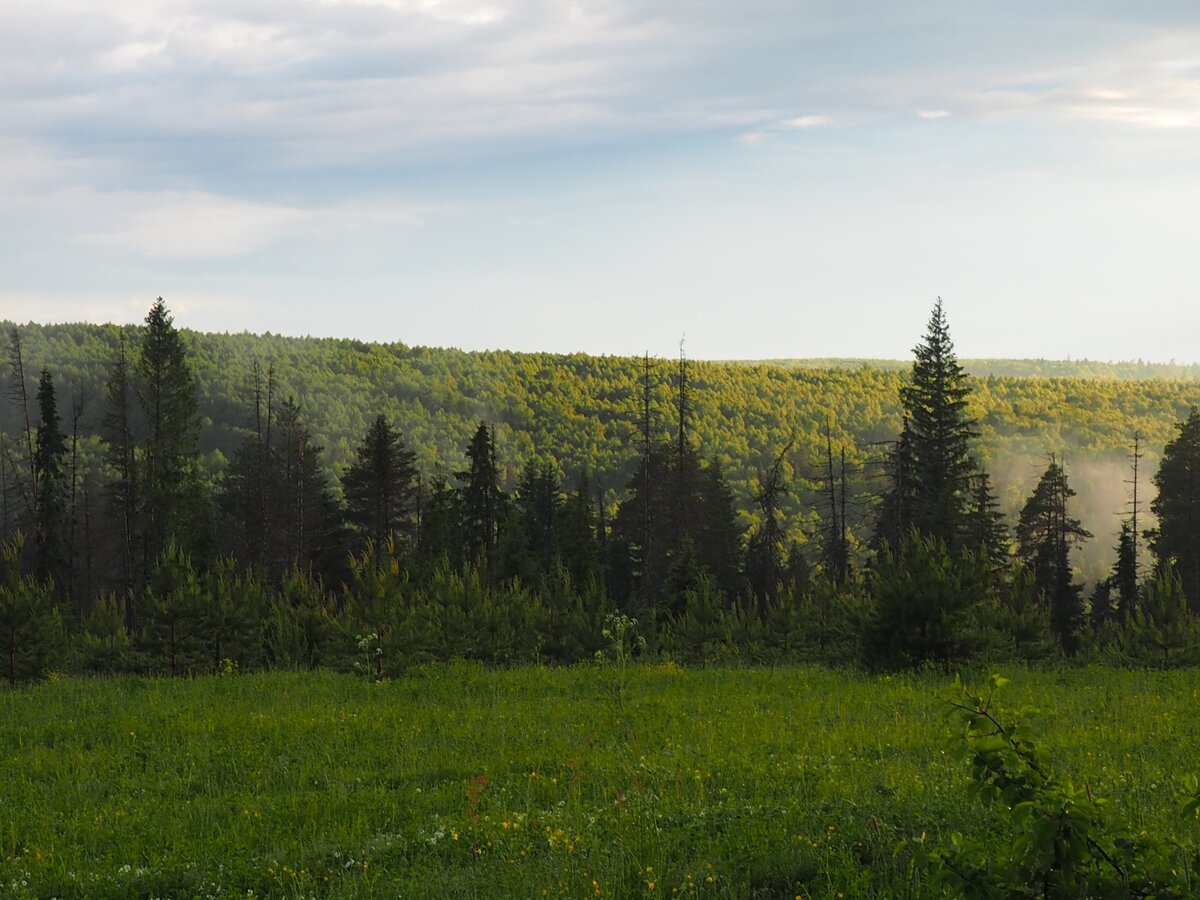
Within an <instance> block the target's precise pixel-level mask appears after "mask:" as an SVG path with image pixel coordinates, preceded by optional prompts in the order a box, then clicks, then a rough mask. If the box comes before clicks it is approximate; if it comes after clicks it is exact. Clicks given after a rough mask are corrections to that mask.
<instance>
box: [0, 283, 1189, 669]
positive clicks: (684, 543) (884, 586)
mask: <svg viewBox="0 0 1200 900" xmlns="http://www.w3.org/2000/svg"><path fill="white" fill-rule="evenodd" d="M9 345H10V346H9V350H10V359H9V363H10V365H9V369H10V378H9V382H10V392H9V393H10V399H11V401H12V402H11V403H10V407H11V410H10V421H15V422H16V425H17V427H16V428H13V429H10V430H9V433H6V434H5V436H4V439H3V444H2V447H0V449H2V452H3V459H2V460H0V500H2V503H3V510H2V515H3V526H4V532H5V534H6V535H7V536H6V537H5V544H4V552H3V555H2V556H3V563H2V565H3V573H4V574H3V579H2V581H3V584H2V586H0V642H2V646H3V649H4V663H3V664H4V677H6V678H7V679H8V680H11V681H15V680H20V679H22V678H26V677H30V676H32V675H36V674H37V673H39V672H41V671H44V670H45V669H46V668H47V667H48V666H56V667H76V668H80V669H85V670H94V671H115V670H139V671H160V672H170V673H175V674H178V673H184V672H198V671H214V670H219V669H220V668H222V667H231V666H238V667H243V668H245V667H256V666H262V665H288V666H294V665H301V666H311V665H332V666H342V667H348V666H354V665H356V664H357V665H359V666H365V667H367V668H370V669H372V670H373V671H374V672H375V674H378V675H382V674H388V673H394V672H397V671H402V670H403V668H404V667H405V666H408V665H412V664H418V663H421V662H425V661H429V660H433V659H439V658H448V657H452V656H472V657H476V658H481V659H487V660H490V661H495V662H505V661H517V660H542V661H550V662H573V661H577V660H580V659H584V658H589V657H590V656H592V655H594V654H595V653H596V652H598V651H600V650H602V649H603V647H604V646H605V638H604V632H605V630H606V624H605V623H606V621H608V620H610V619H611V618H612V617H616V616H623V617H625V618H624V620H623V621H630V620H636V622H637V625H636V628H637V629H638V630H639V631H640V633H641V637H642V639H643V640H644V641H645V642H646V646H647V648H648V652H661V653H667V654H670V655H671V656H673V657H677V658H680V659H683V660H687V661H692V662H696V661H705V660H711V659H737V658H740V659H746V660H757V661H767V660H776V659H778V660H790V659H801V658H809V659H823V660H830V661H847V660H856V661H859V662H863V663H866V664H868V665H877V666H883V667H893V666H905V665H913V664H921V663H924V662H929V661H934V662H943V663H945V662H951V661H957V660H961V659H966V658H971V657H973V656H1017V657H1025V658H1039V657H1048V656H1056V655H1062V654H1065V655H1074V654H1077V653H1079V652H1080V651H1085V652H1086V653H1089V654H1096V653H1099V654H1102V655H1104V656H1105V657H1106V658H1111V659H1116V660H1125V661H1138V660H1140V661H1149V662H1154V663H1158V664H1172V663H1175V662H1186V661H1190V659H1191V655H1192V654H1194V653H1195V652H1196V651H1197V649H1198V648H1197V643H1198V641H1197V634H1198V633H1200V632H1198V631H1197V628H1196V625H1195V622H1196V620H1195V618H1194V613H1195V611H1196V606H1197V604H1198V603H1200V541H1197V540H1196V537H1197V535H1196V532H1195V528H1196V527H1200V518H1198V517H1197V516H1196V514H1195V512H1194V510H1195V508H1196V504H1197V503H1198V502H1200V497H1197V487H1196V481H1195V479H1194V477H1193V472H1194V471H1196V467H1197V466H1200V418H1197V414H1196V413H1195V412H1193V413H1192V414H1191V416H1190V417H1189V418H1188V419H1187V421H1185V422H1184V423H1183V424H1181V425H1180V426H1178V430H1177V431H1178V433H1177V435H1176V436H1175V438H1174V439H1173V440H1171V441H1170V442H1168V443H1167V444H1166V445H1165V447H1164V449H1163V453H1162V464H1161V466H1160V468H1159V471H1158V473H1157V475H1156V476H1155V478H1154V482H1155V485H1156V487H1157V488H1158V497H1157V499H1156V500H1155V501H1154V503H1153V505H1152V511H1153V512H1154V513H1156V514H1157V520H1158V521H1157V526H1156V527H1155V528H1154V529H1151V530H1146V529H1139V527H1138V522H1137V513H1138V511H1139V505H1138V503H1139V501H1138V499H1137V496H1136V493H1135V496H1134V501H1133V504H1132V508H1131V511H1130V512H1131V514H1130V517H1129V521H1128V522H1126V523H1125V524H1124V525H1123V527H1122V530H1121V532H1120V539H1119V542H1118V546H1117V548H1116V550H1115V557H1116V559H1115V562H1114V565H1113V571H1112V573H1111V575H1110V576H1109V577H1106V578H1104V579H1102V580H1100V582H1099V583H1098V584H1097V585H1095V587H1094V589H1093V591H1092V593H1091V596H1090V597H1088V598H1087V599H1086V600H1085V598H1084V596H1083V595H1084V589H1083V586H1082V585H1080V584H1079V583H1077V578H1076V573H1075V569H1074V567H1073V565H1072V559H1071V554H1072V552H1073V551H1074V550H1076V549H1077V548H1078V547H1079V545H1080V544H1081V542H1082V541H1084V540H1086V539H1087V538H1088V537H1090V535H1088V533H1087V532H1086V530H1084V529H1083V527H1082V526H1081V524H1080V522H1079V520H1078V519H1077V518H1074V517H1073V516H1072V515H1071V511H1070V499H1071V497H1073V496H1074V492H1073V491H1072V489H1071V488H1070V487H1069V485H1068V482H1067V472H1066V469H1065V466H1064V464H1063V461H1062V459H1060V458H1059V457H1057V456H1054V457H1051V458H1050V459H1049V464H1048V466H1047V468H1046V469H1045V471H1044V473H1043V475H1042V477H1041V479H1040V480H1039V481H1038V483H1037V485H1036V487H1035V489H1034V491H1033V493H1032V494H1031V495H1030V496H1029V497H1028V499H1027V500H1026V501H1025V502H1024V504H1023V506H1022V508H1021V510H1020V514H1019V517H1018V520H1017V522H1016V523H1015V527H1013V528H1010V527H1009V523H1008V522H1006V517H1005V516H1004V515H1003V514H1002V513H1001V512H1000V504H999V502H998V499H997V496H996V493H995V490H994V488H993V486H992V482H991V479H990V478H989V475H988V473H987V471H986V466H985V461H984V459H983V458H982V454H981V453H980V430H981V425H980V420H979V419H978V417H977V416H976V415H975V412H974V408H973V406H972V393H973V384H972V382H971V381H970V380H969V379H968V378H967V377H966V375H965V374H964V371H963V368H962V366H961V365H960V364H959V363H958V361H957V359H956V357H955V355H954V351H953V344H952V342H951V340H950V336H949V329H948V326H947V323H946V319H945V315H944V312H943V310H942V307H941V303H940V301H939V302H938V304H937V306H935V308H934V311H933V314H932V316H931V318H930V320H929V323H928V327H927V330H926V333H925V336H924V338H923V340H922V342H921V343H920V345H919V346H918V347H917V348H916V351H915V360H914V362H913V365H912V370H911V374H910V375H909V377H908V378H906V379H905V380H904V381H903V383H902V384H900V385H899V391H898V392H899V406H900V409H901V412H902V415H901V419H900V423H899V431H898V434H897V435H895V436H894V437H893V438H892V439H890V440H881V441H879V442H876V443H875V445H874V447H873V448H872V449H871V450H869V451H864V448H862V447H860V446H858V445H855V446H853V447H852V448H851V450H850V453H851V464H850V466H849V471H848V466H847V447H846V442H845V441H844V440H842V439H841V435H839V440H838V446H837V449H836V452H835V444H834V434H835V430H834V429H835V426H834V423H833V422H832V421H831V420H829V419H827V421H826V423H825V429H824V435H823V437H824V448H823V450H824V452H823V454H822V455H821V458H820V460H819V461H820V464H821V465H820V467H819V471H816V472H813V473H810V476H809V477H808V478H807V479H805V480H804V481H803V483H801V484H798V483H797V482H798V479H796V478H795V477H794V473H795V467H794V465H792V466H789V455H790V454H792V453H793V448H794V445H795V443H796V435H795V434H792V435H786V434H780V435H778V436H777V443H778V446H777V447H776V448H775V452H774V453H773V454H772V455H771V457H770V458H769V459H768V460H765V461H764V464H763V465H761V466H760V467H759V469H758V471H757V472H756V474H755V476H754V478H753V481H752V488H753V491H752V494H751V497H750V500H751V503H752V507H753V508H752V509H751V510H748V509H746V508H745V506H746V504H745V503H744V501H743V504H742V508H740V509H739V503H738V498H737V496H736V494H735V491H734V490H733V489H732V488H731V485H730V482H729V479H728V478H727V476H726V464H725V460H724V459H722V457H721V456H718V455H717V454H710V453H705V452H704V450H703V447H704V444H703V442H702V440H701V438H700V435H701V434H703V433H704V429H703V428H702V427H700V426H701V422H702V419H703V417H702V416H700V415H699V414H698V412H697V409H698V407H699V404H698V403H697V396H698V395H700V396H702V395H703V392H704V391H705V389H706V386H705V384H704V381H703V379H701V380H698V379H697V378H696V377H695V369H694V364H693V363H691V362H690V361H689V360H688V359H687V358H686V355H685V354H684V353H683V351H682V347H681V352H680V356H679V359H678V361H677V362H675V363H673V364H671V366H670V371H669V372H667V371H665V370H666V367H665V366H664V365H663V364H662V363H660V362H659V361H657V360H651V359H650V358H649V357H648V356H647V357H645V358H643V360H641V363H640V367H639V369H640V371H639V377H638V384H637V388H638V390H637V392H636V394H635V396H634V397H633V398H631V399H633V400H634V402H633V403H631V404H627V405H626V407H625V408H624V409H617V410H612V409H608V410H606V411H605V414H606V415H607V416H609V417H613V416H619V415H623V416H624V419H625V421H626V422H627V423H628V424H629V426H630V428H629V430H628V434H629V440H627V441H626V442H625V447H626V455H627V460H626V462H625V465H624V466H623V467H622V469H621V470H619V471H618V472H592V471H590V470H589V469H588V468H587V467H586V466H584V467H577V468H576V469H575V472H574V475H573V477H571V478H570V479H569V480H568V479H567V478H566V476H565V474H564V472H563V468H562V467H561V466H560V464H559V461H558V460H556V459H555V458H554V457H553V456H552V455H551V454H549V453H532V454H530V455H529V456H528V457H527V458H526V459H525V460H524V462H523V463H522V464H521V466H520V467H519V469H518V470H517V472H516V473H515V474H514V475H506V474H505V473H504V472H503V471H502V469H503V467H502V464H501V461H500V457H499V454H498V450H497V428H496V423H495V422H488V421H487V420H486V419H484V420H481V421H479V423H478V425H477V426H476V427H475V429H474V431H473V432H472V433H471V434H470V437H469V439H468V441H467V442H466V444H465V447H463V449H462V459H463V460H464V463H463V466H462V468H461V469H457V470H455V471H452V472H446V471H445V470H444V469H441V468H439V467H433V468H432V469H431V468H427V467H423V466H422V465H421V464H420V462H419V460H418V454H417V453H416V452H415V451H414V449H413V448H412V447H411V445H410V443H409V441H408V440H407V435H406V434H405V433H403V432H402V431H401V429H400V428H399V426H398V423H397V421H396V419H395V418H394V417H391V416H389V415H387V414H386V413H384V412H379V413H377V414H376V415H375V417H374V418H373V419H372V420H371V421H370V422H369V423H368V425H367V427H366V429H365V431H364V433H363V434H362V436H361V439H360V440H359V441H358V442H357V443H356V444H355V445H354V446H353V448H352V453H351V455H350V458H349V461H348V464H347V465H345V466H344V467H342V468H341V470H340V471H339V472H338V473H337V474H336V475H335V474H334V469H333V467H331V466H330V465H329V464H328V463H327V461H326V451H325V449H324V447H323V446H322V444H321V442H320V441H319V440H317V439H316V438H315V437H314V433H313V430H312V428H311V426H310V425H309V423H308V422H307V421H306V416H305V412H304V409H303V408H302V406H301V403H300V402H299V401H298V400H297V399H296V397H295V396H294V395H292V394H290V393H288V392H286V391H285V390H284V389H283V387H282V386H281V384H280V379H279V377H278V376H277V373H276V370H275V366H274V364H267V365H266V366H263V365H261V364H258V363H255V364H253V365H252V367H251V372H250V379H249V385H248V390H247V391H246V401H247V402H246V409H245V419H246V420H247V421H248V423H249V426H248V427H247V428H246V429H245V432H244V434H243V436H242V437H241V439H240V441H239V442H238V444H237V445H236V446H235V447H234V448H233V449H232V451H231V453H230V455H229V456H228V458H227V460H225V461H224V463H223V464H222V465H221V466H220V468H219V470H218V471H216V472H215V473H214V472H213V471H212V470H211V467H210V466H207V465H206V464H205V461H204V459H203V456H202V453H201V441H202V437H203V434H204V432H205V428H206V427H208V426H209V423H208V422H206V420H205V417H204V416H202V414H201V403H200V400H201V395H200V391H199V387H198V383H197V378H196V376H195V373H194V368H193V364H192V361H191V359H190V354H189V350H188V344H187V341H186V339H185V336H184V335H183V334H182V333H181V332H180V331H179V330H178V329H177V328H176V327H175V325H174V322H173V320H172V317H171V315H170V313H169V311H168V310H167V308H166V306H165V304H164V303H163V302H162V300H161V299H160V300H158V301H156V302H155V303H154V304H153V306H152V307H151V309H150V311H149V313H148V315H147V317H146V320H145V323H144V325H143V326H142V327H141V328H140V329H137V330H136V332H133V333H127V332H124V331H122V332H120V338H119V340H118V342H117V346H116V350H115V352H114V353H113V354H112V355H111V358H110V359H109V360H107V362H106V363H105V366H106V375H105V386H104V391H103V394H104V400H103V407H104V411H103V415H102V418H101V423H100V427H99V429H98V431H99V435H98V440H97V441H96V442H95V444H94V445H93V446H91V447H89V445H88V441H87V436H86V435H81V429H80V421H81V418H82V406H83V399H82V397H81V395H80V394H74V395H73V396H72V397H71V402H70V404H69V407H68V406H67V405H66V404H62V403H60V399H59V395H58V391H57V389H56V383H55V379H54V375H53V372H52V371H51V370H50V368H49V367H48V366H45V367H43V368H42V369H41V371H40V372H39V374H38V375H37V377H36V379H34V377H33V375H32V373H31V372H29V371H27V363H26V351H25V348H24V347H23V344H22V340H21V334H20V332H19V331H18V330H16V329H13V330H12V332H11V333H10V341H9ZM35 381H36V388H33V385H34V383H35ZM664 384H665V385H666V386H668V387H669V397H670V402H669V403H668V404H664V403H662V402H661V401H662V389H663V387H664ZM31 388H32V389H31ZM596 400H597V403H599V402H600V400H602V398H596ZM60 407H65V409H61V410H60ZM89 450H90V451H91V453H90V457H89ZM872 454H873V457H874V458H873V459H872V460H870V462H871V463H872V464H874V465H875V473H874V474H872V475H865V474H864V472H865V470H866V468H867V466H866V465H864V464H862V463H861V462H859V463H858V464H857V471H856V462H855V460H854V457H855V456H860V457H861V456H864V455H868V456H869V455H872ZM1138 459H1140V451H1139V450H1138V449H1136V448H1135V450H1134V460H1135V462H1136V461H1137V460H1138ZM1133 484H1134V485H1135V490H1136V485H1137V477H1136V475H1135V477H1134V478H1133ZM801 500H803V506H804V507H805V509H803V511H802V512H801V513H800V514H799V515H798V514H797V513H796V509H797V505H798V504H799V502H800V501H801ZM851 520H853V522H852V521H851ZM1193 520H1195V522H1193ZM1139 540H1143V541H1145V542H1146V543H1147V544H1148V546H1149V549H1150V551H1151V553H1152V554H1153V556H1154V559H1155V565H1154V567H1153V568H1152V569H1150V570H1149V571H1143V568H1144V567H1141V566H1140V564H1139V559H1140V555H1139V547H1138V542H1139ZM1189 600H1190V603H1189ZM609 630H610V631H611V629H609Z"/></svg>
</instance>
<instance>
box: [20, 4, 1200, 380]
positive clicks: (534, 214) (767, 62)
mask: <svg viewBox="0 0 1200 900" xmlns="http://www.w3.org/2000/svg"><path fill="white" fill-rule="evenodd" d="M1198 226H1200V4H1196V3H1194V2H1167V0H1163V2H1158V0H1141V2H1136V3H1112V2H1104V0H1089V2H1078V0H1056V2H1055V3H1052V4H1048V3H1045V2H1036V3H1035V2H1024V0H1013V2H1007V3H1003V4H999V3H981V2H976V0H946V2H926V0H909V2H905V3H895V2H891V0H887V2H883V0H839V2H807V0H740V2H736V3H735V2H732V0H722V2H710V0H592V2H582V0H579V2H574V0H164V2H148V0H107V2H103V3H101V2H83V0H0V318H8V319H15V320H18V321H27V320H33V321H39V322H54V321H80V320H87V321H98V322H99V321H118V322H131V321H139V320H140V319H141V318H142V317H143V316H144V315H145V312H146V310H147V309H148V307H149V305H150V303H151V302H152V301H153V299H154V298H155V297H157V296H162V297H164V298H165V300H166V302H167V305H168V306H169V308H170V309H171V310H172V311H173V313H174V315H175V318H176V322H177V323H178V324H179V325H182V326H185V327H189V328H195V329H199V330H205V331H235V332H238V331H252V332H263V331H271V332H275V333H283V334H296V335H302V334H311V335H320V336H336V337H356V338H360V339H366V340H378V341H402V342H404V343H406V344H410V345H415V344H421V345H429V346H455V347H463V348H466V349H515V350H546V351H561V352H573V351H584V352H590V353H609V354H640V353H642V352H644V351H648V352H650V353H652V354H657V355H672V354H674V353H676V352H678V344H679V341H680V339H681V337H684V338H685V339H686V348H687V352H688V355H689V356H691V357H693V358H700V359H755V358H758V359H761V358H780V357H831V356H832V357H877V358H906V357H908V355H909V354H910V351H911V349H912V347H913V346H914V345H915V344H916V343H917V341H918V340H919V339H920V337H921V334H922V332H923V330H924V325H925V321H926V319H927V317H928V314H929V311H930V309H931V307H932V305H933V303H934V301H935V299H936V298H937V297H939V296H940V297H941V298H942V299H943V302H944V304H945V309H946V313H947V316H948V319H949V322H950V328H951V333H952V335H953V337H954V340H955V343H956V347H957V350H958V353H959V355H960V356H962V357H1032V358H1054V359H1062V358H1068V357H1069V358H1084V357H1087V358H1090V359H1106V360H1107V359H1111V360H1126V359H1145V360H1154V361H1168V360H1175V361H1177V362H1196V361H1200V278H1198V277H1197V271H1196V263H1197V260H1198V259H1200V252H1198V250H1197V247H1200V227H1198Z"/></svg>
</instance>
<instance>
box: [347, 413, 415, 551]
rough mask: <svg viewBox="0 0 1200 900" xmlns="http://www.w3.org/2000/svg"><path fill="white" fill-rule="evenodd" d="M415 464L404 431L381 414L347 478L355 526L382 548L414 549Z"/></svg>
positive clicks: (356, 454) (368, 433) (351, 520)
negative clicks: (396, 544)
mask: <svg viewBox="0 0 1200 900" xmlns="http://www.w3.org/2000/svg"><path fill="white" fill-rule="evenodd" d="M415 459H416V456H415V454H414V453H413V452H412V451H411V450H409V449H408V447H407V445H405V443H404V440H403V438H402V437H401V436H400V432H399V430H398V429H396V428H395V426H393V425H392V423H390V422H389V421H388V420H387V417H386V416H384V415H382V414H380V415H378V416H376V417H375V420H374V421H373V422H372V423H371V427H370V429H369V430H368V431H367V434H366V436H365V437H364V438H363V441H362V443H361V444H360V445H359V446H358V449H357V450H356V451H355V458H354V462H352V463H351V464H350V467H349V468H347V469H346V471H345V473H344V474H343V475H342V491H343V493H344V494H345V497H346V512H347V516H348V518H349V520H350V523H351V524H352V525H353V526H354V527H355V528H356V529H357V530H358V532H359V533H360V534H361V535H362V536H363V537H364V538H365V539H367V540H370V541H372V542H373V543H374V544H375V546H377V547H382V546H383V545H384V544H385V543H386V542H388V541H401V542H404V543H405V544H409V543H411V542H412V541H413V539H414V538H415V534H414V529H415V524H414V509H413V500H414V495H415V493H416V480H417V468H416V464H415Z"/></svg>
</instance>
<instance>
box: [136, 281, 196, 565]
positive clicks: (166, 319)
mask: <svg viewBox="0 0 1200 900" xmlns="http://www.w3.org/2000/svg"><path fill="white" fill-rule="evenodd" d="M135 374H136V376H137V379H138V391H137V397H138V402H139V405H140V406H141V411H142V414H143V417H144V419H145V423H146V440H145V445H144V448H143V451H142V458H141V461H140V465H139V470H140V475H141V479H142V487H141V492H140V493H141V497H142V510H141V512H142V520H143V524H142V529H141V530H142V566H143V571H147V570H149V568H150V565H152V564H153V563H154V562H156V561H157V559H158V557H159V556H160V555H161V553H162V551H163V549H164V548H165V547H166V546H167V544H168V543H170V542H171V541H172V540H177V539H182V538H183V537H188V538H194V537H195V533H196V531H197V530H198V528H197V522H196V514H197V512H198V510H197V504H196V501H197V499H198V496H197V495H198V493H199V480H198V473H197V471H196V463H197V458H198V456H199V428H200V414H199V404H198V401H197V399H196V382H195V379H194V378H193V376H192V372H191V368H190V367H189V365H188V361H187V351H186V348H185V347H184V345H183V338H182V336H181V335H180V333H179V331H178V329H176V328H175V324H174V320H173V319H172V318H171V315H170V313H169V312H168V311H167V307H166V305H165V304H164V303H163V299H162V297H159V298H158V299H157V300H155V301H154V304H153V305H152V306H151V307H150V312H149V313H148V314H147V315H146V326H145V328H144V329H143V330H142V336H141V347H140V351H139V354H138V359H137V365H136V367H135Z"/></svg>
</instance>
